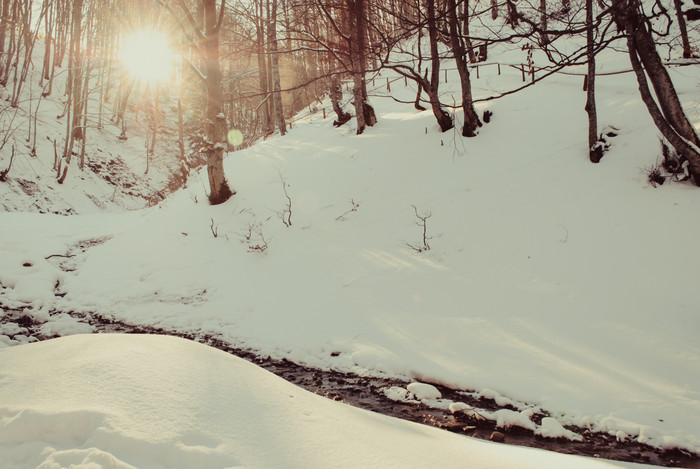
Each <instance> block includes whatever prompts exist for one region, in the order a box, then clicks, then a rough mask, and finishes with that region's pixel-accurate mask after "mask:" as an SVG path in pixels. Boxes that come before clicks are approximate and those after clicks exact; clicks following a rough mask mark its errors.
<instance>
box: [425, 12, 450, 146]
mask: <svg viewBox="0 0 700 469" xmlns="http://www.w3.org/2000/svg"><path fill="white" fill-rule="evenodd" d="M426 4H427V24H426V26H427V28H428V39H429V40H430V63H431V67H430V68H431V69H430V82H429V83H425V84H424V86H423V88H424V89H425V92H426V93H427V94H428V98H429V99H430V106H431V107H432V109H433V115H435V118H436V119H437V121H438V125H439V126H440V130H441V131H442V132H447V131H448V130H450V129H451V128H452V127H454V122H452V116H450V115H449V114H448V113H447V112H445V110H444V109H442V105H441V104H440V96H439V95H438V89H439V87H440V54H439V52H438V37H437V36H438V35H437V25H436V21H435V0H426ZM426 85H427V86H426Z"/></svg>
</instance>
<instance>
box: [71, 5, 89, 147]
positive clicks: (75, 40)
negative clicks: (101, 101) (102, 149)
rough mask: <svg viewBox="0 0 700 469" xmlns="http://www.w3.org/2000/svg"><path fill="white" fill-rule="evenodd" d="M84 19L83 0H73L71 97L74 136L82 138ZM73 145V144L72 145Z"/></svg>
mask: <svg viewBox="0 0 700 469" xmlns="http://www.w3.org/2000/svg"><path fill="white" fill-rule="evenodd" d="M82 20H83V0H73V13H72V20H71V22H72V23H73V31H72V33H71V57H70V66H71V69H72V70H73V74H72V79H73V82H72V84H71V98H70V99H72V103H73V121H72V133H73V138H74V139H77V140H81V139H82V138H83V130H82V127H81V125H80V123H81V121H82V117H83V112H82V110H83V107H84V104H85V103H84V102H83V99H82V96H83V93H82V86H83V73H84V70H83V67H82V65H83V63H82V57H81V52H80V40H81V35H82ZM71 146H72V145H71Z"/></svg>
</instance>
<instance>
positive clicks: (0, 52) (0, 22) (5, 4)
mask: <svg viewBox="0 0 700 469" xmlns="http://www.w3.org/2000/svg"><path fill="white" fill-rule="evenodd" d="M9 22H10V0H2V18H0V64H2V59H3V56H4V54H5V35H6V33H7V24H8V23H9ZM1 71H2V68H0V72H1Z"/></svg>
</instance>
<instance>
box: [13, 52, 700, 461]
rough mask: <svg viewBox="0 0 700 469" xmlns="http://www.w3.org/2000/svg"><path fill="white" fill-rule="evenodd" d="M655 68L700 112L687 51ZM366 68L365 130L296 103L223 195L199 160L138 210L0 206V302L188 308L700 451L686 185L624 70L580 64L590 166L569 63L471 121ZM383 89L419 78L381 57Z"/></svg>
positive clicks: (358, 365) (288, 349)
mask: <svg viewBox="0 0 700 469" xmlns="http://www.w3.org/2000/svg"><path fill="white" fill-rule="evenodd" d="M514 53H520V54H522V51H521V52H518V51H516V52H514ZM623 57H624V55H623ZM601 67H603V68H605V67H608V68H607V69H608V70H609V69H617V70H619V69H624V68H625V62H622V61H621V59H620V58H619V57H617V56H615V55H614V54H612V53H611V55H610V56H608V57H601ZM615 67H617V68H615ZM572 71H574V72H575V70H572ZM503 72H504V73H502V74H501V75H498V74H497V72H496V67H495V65H494V66H491V67H485V68H484V69H482V70H481V72H480V78H479V79H478V80H475V82H474V86H475V91H476V93H477V95H478V96H486V95H489V94H491V93H492V92H493V91H494V90H499V89H508V88H509V87H511V88H512V87H513V86H514V85H516V84H518V83H519V82H520V80H521V76H520V72H518V71H515V70H513V69H509V68H507V67H503ZM449 74H450V77H452V78H454V77H455V76H456V72H454V71H450V72H449ZM672 76H673V79H674V80H675V81H676V83H677V85H678V88H679V91H680V92H681V95H682V98H683V100H684V102H685V103H686V105H687V109H688V112H689V115H690V116H691V119H692V121H693V122H694V123H695V125H696V126H700V118H699V117H700V113H699V112H698V107H697V95H696V93H697V83H698V77H699V75H698V71H697V69H696V68H690V67H681V68H675V69H673V70H672ZM386 78H389V79H390V80H393V79H394V77H393V76H389V77H387V76H383V77H381V78H380V79H379V82H378V83H377V84H376V88H377V89H376V90H375V91H374V93H373V95H374V96H373V101H372V102H373V105H375V107H376V108H377V111H378V115H379V123H378V125H377V126H376V127H374V128H371V129H368V131H367V132H366V133H365V134H364V135H362V136H359V137H358V136H355V135H354V131H353V128H352V124H351V125H349V126H346V127H343V128H340V129H336V128H334V127H333V126H332V117H331V116H330V115H329V116H328V118H326V119H322V118H321V116H320V115H319V114H316V115H313V116H311V117H309V118H308V119H305V120H303V121H299V122H297V123H295V126H294V128H293V129H292V130H291V131H290V132H289V134H288V135H287V136H285V137H283V138H273V139H270V140H268V141H266V142H263V143H261V144H259V145H256V146H254V147H252V148H250V149H248V150H245V151H241V152H235V153H232V154H231V155H229V158H228V159H227V161H226V171H227V175H228V178H229V181H230V182H231V184H232V185H233V186H234V187H235V188H236V189H237V191H238V194H237V195H236V196H235V197H234V198H232V199H231V200H230V201H229V202H227V203H225V204H223V205H220V206H216V207H210V206H208V205H207V202H206V193H205V184H206V175H205V174H203V175H201V176H200V177H199V178H194V179H192V180H191V181H190V183H189V187H188V188H186V189H185V190H182V191H181V192H179V193H178V194H176V195H175V196H174V197H172V198H171V199H170V200H168V201H166V202H165V203H164V204H161V205H160V206H159V207H156V208H151V209H148V210H143V211H138V212H134V213H127V214H119V215H112V214H96V215H91V216H76V217H70V218H66V217H59V216H52V215H33V214H26V213H3V214H0V239H2V241H3V243H2V246H1V247H0V266H1V267H0V283H1V284H2V288H1V289H0V304H2V305H3V306H4V307H9V308H15V309H25V308H26V312H27V314H30V315H32V316H33V317H34V318H35V319H37V320H40V321H47V323H46V329H47V331H48V332H51V331H54V332H58V331H62V330H63V331H65V330H70V329H71V328H73V327H78V330H81V329H80V328H81V327H82V328H83V329H84V328H85V326H84V325H83V326H76V325H75V321H74V320H71V319H70V318H68V317H67V316H65V315H58V316H55V317H54V319H55V318H58V319H60V321H55V320H54V319H52V318H50V317H49V312H50V311H60V312H64V313H67V312H77V313H98V314H103V315H111V316H115V317H117V318H120V319H122V320H125V321H129V322H133V323H139V324H151V325H158V326H162V327H165V328H171V329H179V330H195V331H203V332H206V333H210V334H214V335H219V336H221V337H222V338H223V339H224V340H226V341H229V342H230V343H232V344H234V345H236V346H240V347H246V348H252V349H254V350H257V351H258V352H259V353H260V354H261V355H271V356H275V357H286V358H288V359H291V360H294V361H296V362H299V363H304V364H307V365H311V366H316V367H323V368H332V369H338V370H346V371H353V372H357V373H365V374H367V373H386V374H391V375H400V376H404V377H408V378H416V379H421V380H424V381H434V382H440V383H444V384H448V385H451V386H455V387H459V388H463V389H470V390H475V391H477V392H478V391H483V390H486V389H488V390H490V391H489V392H497V393H499V394H501V395H504V396H508V397H509V398H512V399H516V400H519V401H524V402H528V403H531V404H533V405H537V406H540V407H542V408H543V409H545V410H546V411H548V412H550V413H551V414H552V415H553V416H554V417H556V418H557V419H558V420H559V421H560V422H561V423H564V424H567V423H573V424H577V425H582V426H586V427H590V428H593V429H596V430H601V431H608V432H612V433H613V434H616V435H617V436H618V437H619V438H627V437H629V438H633V439H635V440H637V441H640V442H646V443H649V444H652V445H654V446H659V447H681V448H685V449H689V450H692V451H696V452H698V451H700V430H699V428H698V425H697V422H699V421H700V347H699V346H698V341H697V337H698V334H699V333H700V315H698V309H697V302H696V290H697V280H698V279H699V278H700V267H699V266H700V253H699V252H698V251H697V250H695V249H693V246H694V245H695V243H696V238H697V234H698V232H700V219H698V217H697V213H698V211H699V210H700V190H698V189H697V188H695V187H692V186H690V185H687V184H680V183H676V184H671V183H667V184H665V185H663V186H661V187H657V188H653V187H652V186H650V185H649V184H648V182H647V174H646V171H647V169H648V168H650V167H651V166H652V165H653V164H656V163H657V162H658V159H659V155H660V151H659V143H658V138H657V133H656V131H655V129H654V127H653V124H652V123H651V120H650V118H649V117H648V114H647V112H646V110H645V108H644V106H643V105H642V103H641V101H640V99H639V97H638V92H637V91H636V88H635V84H634V80H633V78H632V76H631V75H614V76H610V77H603V76H601V77H599V80H598V98H599V102H598V109H599V121H600V122H601V123H602V124H611V125H614V126H616V127H617V128H618V129H619V136H617V137H615V138H614V139H613V144H612V147H611V150H610V151H609V152H608V153H607V154H606V155H605V157H604V158H603V160H602V162H601V163H600V164H598V165H593V164H591V163H589V162H588V155H587V151H586V147H587V137H586V135H587V134H586V131H585V129H586V115H585V112H584V111H583V104H584V101H585V94H584V93H582V92H581V82H582V77H580V76H570V75H558V76H556V77H554V78H552V79H550V80H548V81H546V82H545V83H543V84H541V85H539V86H537V87H534V88H530V89H528V90H525V91H523V92H521V93H518V94H516V95H513V96H509V97H507V98H503V99H502V100H499V101H495V102H492V103H490V104H488V108H489V109H490V110H492V111H493V112H494V118H493V120H492V122H491V123H490V124H488V125H486V126H485V127H483V128H482V129H481V133H480V135H479V136H478V137H477V138H474V139H468V140H467V139H463V138H462V137H460V136H459V133H458V132H450V133H447V134H441V133H439V132H438V129H437V126H436V124H435V121H434V119H433V118H432V116H431V114H430V113H429V112H422V113H421V112H417V111H415V110H414V109H413V108H412V107H411V106H409V105H401V104H398V103H395V102H394V101H393V100H391V99H388V98H380V97H379V96H378V95H380V94H385V91H382V90H383V89H384V83H383V82H382V80H386ZM380 86H381V87H380ZM450 88H452V89H455V86H454V82H453V81H452V82H451V84H449V86H447V87H446V89H448V90H449V89H450ZM392 93H394V94H395V95H396V96H398V97H401V98H405V99H412V98H413V96H414V93H415V90H413V89H411V88H410V86H409V87H404V86H403V80H397V81H394V82H392ZM446 99H449V98H446ZM485 108H486V105H485V104H484V103H481V104H480V110H483V109H485ZM282 181H284V183H285V184H286V185H287V186H286V189H287V192H288V194H289V196H290V198H291V226H289V227H288V226H285V224H284V223H283V221H282V217H283V216H285V215H286V214H285V213H284V210H285V209H288V208H289V205H288V201H287V199H286V198H285V195H284V191H283V186H282ZM414 206H415V209H414ZM416 211H417V212H416ZM416 213H418V215H421V216H423V217H427V215H428V214H430V217H429V218H426V224H427V225H426V230H427V237H428V238H429V239H426V241H428V244H429V245H430V247H431V249H430V250H428V251H424V252H417V251H416V250H415V249H413V248H411V247H409V246H408V245H409V244H410V245H413V246H420V245H421V244H422V241H423V239H422V227H420V226H417V225H416V222H419V219H418V218H417V217H416ZM285 221H287V222H288V221H289V219H287V218H286V217H285ZM66 254H68V255H70V256H72V257H68V258H62V257H55V255H66ZM49 256H54V257H49ZM47 258H48V259H47ZM52 324H53V325H54V326H52ZM0 341H4V342H6V343H11V344H15V343H17V342H18V341H19V342H22V341H24V339H19V340H18V339H13V340H10V339H9V338H8V337H5V338H3V336H0ZM540 430H541V429H540Z"/></svg>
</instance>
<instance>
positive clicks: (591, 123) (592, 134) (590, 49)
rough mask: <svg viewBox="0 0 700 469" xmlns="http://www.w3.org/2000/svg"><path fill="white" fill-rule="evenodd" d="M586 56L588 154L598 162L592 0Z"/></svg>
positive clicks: (588, 9)
mask: <svg viewBox="0 0 700 469" xmlns="http://www.w3.org/2000/svg"><path fill="white" fill-rule="evenodd" d="M586 28H587V29H586V56H587V60H588V75H587V76H586V107H585V110H586V112H587V113H588V156H589V158H590V160H591V162H593V163H598V162H599V161H600V159H601V158H602V156H603V148H602V147H599V146H596V142H597V141H598V114H597V112H596V105H595V44H594V42H593V39H594V38H593V0H586Z"/></svg>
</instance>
